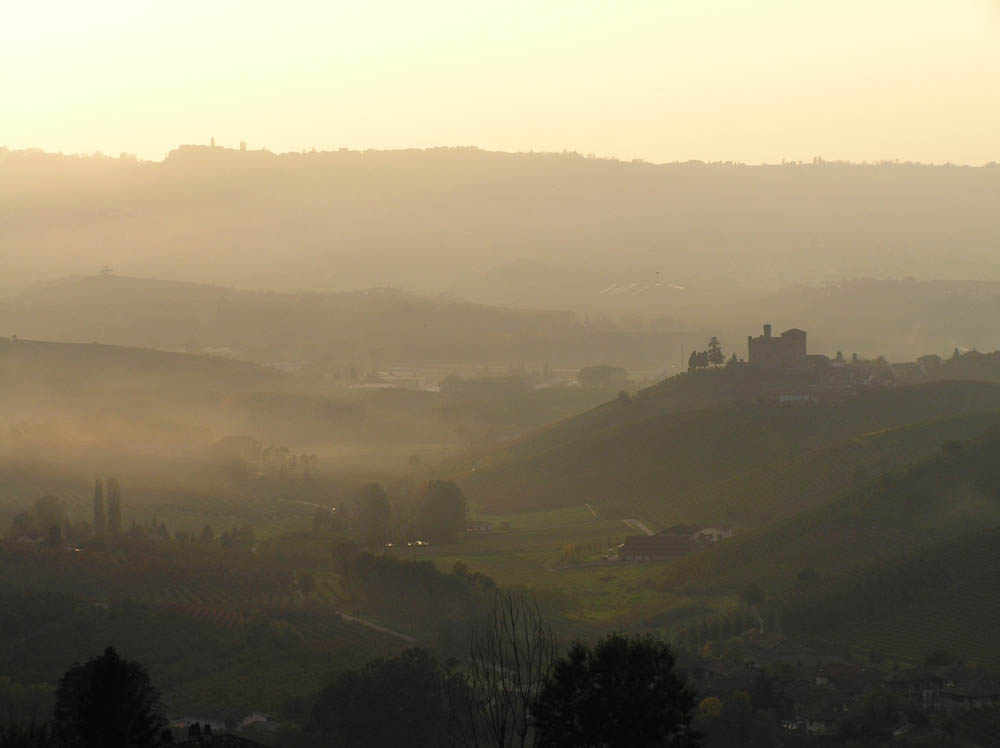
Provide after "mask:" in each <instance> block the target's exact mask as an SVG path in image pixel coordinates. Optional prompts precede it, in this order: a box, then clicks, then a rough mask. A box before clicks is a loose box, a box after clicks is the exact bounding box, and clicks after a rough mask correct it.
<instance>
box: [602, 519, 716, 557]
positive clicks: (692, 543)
mask: <svg viewBox="0 0 1000 748" xmlns="http://www.w3.org/2000/svg"><path fill="white" fill-rule="evenodd" d="M734 533H735V531H734V530H733V528H732V527H730V526H712V527H701V526H694V525H674V526H672V527H668V528H666V529H665V530H660V531H659V532H658V533H656V534H655V535H629V536H628V537H627V538H625V542H624V543H622V545H620V546H619V547H618V548H617V549H612V553H614V552H615V551H617V555H616V556H615V557H616V558H617V559H619V560H622V561H633V562H637V561H668V560H670V559H673V558H680V557H681V556H684V555H687V554H688V553H691V552H692V551H695V550H697V549H698V548H699V547H702V546H705V545H707V544H710V543H718V542H719V541H721V540H725V539H726V538H731V537H733V535H734ZM609 558H611V555H610V554H609Z"/></svg>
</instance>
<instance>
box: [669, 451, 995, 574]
mask: <svg viewBox="0 0 1000 748" xmlns="http://www.w3.org/2000/svg"><path fill="white" fill-rule="evenodd" d="M998 463H1000V438H998V437H996V436H991V437H987V438H984V439H981V440H978V441H976V442H971V443H969V444H967V445H966V446H965V447H964V448H962V449H961V450H960V453H959V454H956V455H951V456H949V455H943V454H939V455H937V456H935V457H933V458H928V459H926V460H924V461H921V462H919V463H916V464H915V465H914V466H913V467H911V468H909V469H908V470H906V471H901V472H897V473H894V474H892V475H886V476H883V477H882V478H880V479H878V480H877V481H873V482H870V483H869V484H867V485H866V486H864V487H862V488H860V489H856V490H854V491H851V492H849V493H847V494H846V495H844V496H842V497H840V498H838V499H836V500H834V501H831V502H828V503H826V504H824V505H822V506H820V507H816V508H814V509H811V510H809V511H806V512H803V513H801V514H799V515H796V516H795V517H792V518H790V519H787V520H783V521H781V522H778V523H776V524H774V525H769V526H768V527H766V528H764V529H761V530H759V531H757V532H752V533H750V534H748V535H745V536H743V537H737V538H734V539H732V540H729V541H724V542H722V543H720V544H719V545H718V546H716V547H713V548H710V549H708V550H705V551H702V552H700V553H697V554H695V555H692V556H689V557H686V558H683V559H680V560H678V561H676V562H674V563H673V564H671V565H670V566H669V567H668V568H667V569H666V570H665V575H664V580H665V583H666V584H667V585H668V586H673V585H681V584H684V583H685V582H687V581H691V580H699V581H701V582H703V583H709V584H716V585H722V586H728V587H730V588H733V589H739V588H740V587H741V586H742V585H745V584H747V583H748V582H757V583H759V584H764V585H767V586H769V587H771V588H772V589H779V590H780V589H784V588H786V587H787V586H788V585H790V584H791V583H792V582H793V581H794V580H795V577H796V575H797V574H798V573H799V571H800V570H801V569H802V568H804V567H811V568H814V569H816V570H817V571H819V572H820V573H822V574H837V573H841V572H845V571H849V570H851V569H858V568H862V567H864V566H867V565H870V564H874V563H878V562H880V561H884V560H888V559H892V558H897V557H900V556H903V555H905V554H906V553H908V552H910V551H912V550H914V549H916V548H919V547H923V546H928V545H931V544H933V543H935V542H941V541H944V540H947V539H948V538H950V537H955V536H957V535H960V534H962V533H967V532H972V531H974V530H976V529H978V528H981V527H984V526H986V527H991V526H993V525H995V524H998V523H1000V501H998V500H997V498H996V497H990V496H988V495H985V494H984V492H983V490H982V488H980V486H992V485H993V484H994V483H993V482H994V481H995V480H996V476H995V471H996V469H997V468H996V467H995V466H996V465H997V464H998Z"/></svg>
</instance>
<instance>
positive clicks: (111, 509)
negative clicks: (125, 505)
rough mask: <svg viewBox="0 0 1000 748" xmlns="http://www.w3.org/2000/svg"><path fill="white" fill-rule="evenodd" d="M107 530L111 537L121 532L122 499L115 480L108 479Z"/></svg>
mask: <svg viewBox="0 0 1000 748" xmlns="http://www.w3.org/2000/svg"><path fill="white" fill-rule="evenodd" d="M108 530H109V531H110V532H111V534H112V535H120V534H121V531H122V497H121V489H120V488H119V487H118V479H117V478H108Z"/></svg>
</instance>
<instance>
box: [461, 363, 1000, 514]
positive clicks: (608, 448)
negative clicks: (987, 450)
mask: <svg viewBox="0 0 1000 748" xmlns="http://www.w3.org/2000/svg"><path fill="white" fill-rule="evenodd" d="M997 409H1000V386H997V385H992V384H984V383H977V382H936V383H929V384H921V385H915V386H910V387H900V388H896V389H890V390H880V391H871V392H867V393H863V394H861V395H858V396H857V397H855V398H853V399H850V400H847V401H845V402H844V403H842V404H840V405H832V404H829V405H817V406H809V407H786V408H780V407H772V406H767V405H761V404H748V403H733V404H729V405H724V406H718V407H715V408H708V409H705V410H700V411H692V412H681V413H667V414H664V413H663V412H662V406H660V405H659V404H658V403H657V402H656V401H655V400H654V401H653V402H652V403H650V404H647V402H645V401H644V400H642V399H637V400H635V401H633V402H631V403H628V404H624V403H617V402H615V403H609V404H607V405H605V406H602V407H601V408H598V409H596V410H594V411H591V412H590V413H588V414H585V415H584V416H583V417H580V418H576V419H571V420H570V421H567V422H563V423H561V424H558V425H556V426H554V427H551V428H549V429H545V430H543V431H542V432H540V433H539V434H537V435H533V436H529V437H526V438H525V439H522V440H520V441H519V442H517V443H515V444H513V445H504V446H502V447H500V448H498V449H497V450H495V451H493V452H492V453H490V454H489V455H487V456H486V457H484V458H482V459H480V460H479V461H478V462H477V463H476V464H474V465H472V466H471V467H468V466H467V469H466V470H465V471H464V472H458V474H457V480H458V481H459V483H460V484H461V485H462V487H463V489H464V490H465V492H466V494H467V495H468V496H469V498H470V500H471V501H473V502H474V503H476V504H478V505H480V506H483V507H484V508H488V509H490V510H492V511H524V510H527V509H541V508H546V507H549V508H551V507H558V506H569V505H574V504H581V503H583V502H588V501H589V502H591V503H602V502H603V503H606V502H609V501H621V500H623V499H630V498H635V497H638V498H640V499H647V500H662V499H666V498H668V497H670V496H673V495H676V494H677V493H679V492H681V491H685V490H691V489H693V488H695V487H696V486H699V485H704V484H707V483H711V482H716V481H719V480H724V479H727V478H730V477H733V476H735V475H739V474H740V473H743V472H746V471H749V470H752V469H754V468H759V467H760V466H761V465H764V464H767V465H769V466H773V465H775V463H777V464H779V465H780V464H784V463H786V462H787V461H789V460H792V459H796V458H798V457H800V456H802V455H805V454H808V453H809V452H811V451H814V450H818V449H822V448H824V447H827V446H829V445H832V444H836V443H837V442H840V441H844V440H848V439H851V438H854V437H857V436H859V435H862V434H866V433H870V432H873V431H880V430H884V429H890V428H897V427H901V426H906V425H909V424H915V423H920V422H925V421H929V420H934V419H937V418H945V417H948V416H953V415H957V414H962V413H976V412H983V411H993V410H997Z"/></svg>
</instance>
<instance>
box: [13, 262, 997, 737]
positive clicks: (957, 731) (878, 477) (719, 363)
mask: <svg viewBox="0 0 1000 748" xmlns="http://www.w3.org/2000/svg"><path fill="white" fill-rule="evenodd" d="M889 287H890V286H889V285H886V288H889ZM979 288H980V295H979V296H977V297H976V302H975V303H976V304H979V305H982V304H988V303H989V304H995V303H996V301H997V300H1000V286H998V287H997V288H996V289H994V287H993V286H992V285H989V284H981V285H980V287H979ZM892 292H893V293H900V291H899V289H898V287H896V288H895V290H894V291H892ZM886 293H889V291H886ZM909 293H910V296H911V301H910V302H907V303H911V304H912V303H915V300H913V299H912V296H914V295H915V296H919V297H922V299H923V301H926V300H927V298H928V295H927V294H925V293H924V289H923V288H922V287H921V285H920V284H916V283H913V284H911V285H910V292H909ZM964 298H965V297H964V296H961V297H957V298H954V297H953V303H952V304H951V307H952V310H954V309H955V308H956V307H960V305H961V304H962V303H963V301H962V299H964ZM783 318H787V317H783ZM0 319H2V320H3V324H5V325H6V326H7V329H9V330H10V331H11V335H10V337H6V338H2V339H0V380H2V383H3V389H2V395H0V398H2V404H3V410H2V413H3V419H4V422H3V431H2V434H0V523H2V526H3V528H4V533H3V534H4V537H3V540H2V541H0V602H2V605H0V607H2V610H3V616H2V621H0V674H2V677H0V715H3V717H4V719H6V720H7V725H8V727H5V728H4V730H5V732H4V735H5V740H7V741H8V742H9V743H10V744H11V745H17V744H20V743H17V742H16V741H18V740H21V741H29V742H30V741H31V740H35V741H36V743H35V744H43V743H44V741H46V740H56V739H57V738H58V737H59V735H62V734H63V733H59V732H51V733H49V732H47V731H48V730H50V729H51V730H54V731H57V730H63V731H65V730H67V729H70V728H68V727H67V726H66V723H64V722H59V721H58V716H59V715H60V714H61V713H62V712H60V709H65V708H68V707H66V703H67V700H69V699H72V698H76V699H81V698H84V696H82V695H80V694H81V693H82V692H79V693H78V692H77V691H74V690H73V689H74V688H75V689H78V690H79V689H82V688H84V687H85V686H86V687H93V686H92V685H87V684H88V683H89V682H88V681H87V680H86V679H87V678H96V677H97V676H96V675H95V673H98V672H112V671H114V668H118V669H119V670H120V671H121V672H128V673H131V675H130V676H129V677H139V676H136V675H135V673H139V674H140V675H141V676H142V677H143V678H146V680H145V681H143V683H147V685H146V686H144V687H146V688H149V689H151V688H153V687H154V686H155V689H156V691H155V694H156V698H157V700H156V702H155V705H156V709H155V710H152V711H150V712H149V713H148V714H145V713H144V717H143V719H142V720H138V721H137V722H136V725H135V726H134V729H135V730H136V731H138V732H136V733H135V734H134V735H133V737H132V738H130V739H132V740H133V741H134V742H133V743H122V744H123V745H124V744H136V745H138V744H142V740H140V739H139V738H138V737H135V735H139V734H140V733H142V730H145V731H146V732H147V733H149V735H150V736H151V737H150V738H149V739H150V740H152V741H153V742H154V743H155V742H157V741H159V742H161V743H162V742H164V741H171V742H172V741H178V742H183V741H197V742H213V743H214V742H219V743H220V745H228V744H229V743H224V742H221V741H223V740H224V739H231V740H234V741H239V740H242V741H244V743H247V744H250V743H251V742H256V743H260V744H264V745H272V746H290V747H294V746H320V745H350V746H367V745H371V746H379V745H464V746H473V745H497V746H501V745H515V744H516V745H526V744H530V743H531V741H534V740H538V739H544V736H545V735H546V734H548V735H550V736H552V735H571V734H573V730H581V731H582V732H581V733H580V735H579V736H578V737H577V738H575V739H574V740H581V741H584V742H582V743H576V744H590V743H586V742H585V741H586V740H589V739H591V737H592V736H594V735H597V734H599V733H600V731H601V729H604V728H602V727H601V726H600V725H598V724H594V725H590V724H589V723H588V722H587V721H586V719H585V717H584V716H577V717H572V716H571V715H568V714H566V713H565V710H566V709H570V708H571V707H570V706H567V705H565V704H562V703H561V702H560V700H561V699H569V700H570V702H569V703H590V702H586V700H587V699H591V700H593V699H598V701H596V702H593V704H600V706H591V707H589V708H588V711H592V710H595V709H596V710H598V711H600V710H605V709H607V710H610V709H619V710H621V711H622V713H623V714H627V715H631V716H630V717H629V718H630V719H635V720H637V721H641V720H643V719H645V718H646V717H644V716H643V713H642V708H643V707H642V703H643V702H640V701H636V700H635V698H634V689H637V688H638V689H640V690H641V689H648V688H649V687H650V686H649V684H650V683H654V682H655V683H658V684H662V689H663V692H662V693H659V692H657V698H660V697H662V698H663V699H665V700H668V702H669V703H670V704H672V705H673V706H672V707H671V708H678V709H681V712H680V716H679V717H678V718H677V721H676V722H670V721H669V720H662V721H661V722H658V723H657V724H659V725H663V724H667V725H672V726H671V727H670V728H669V729H670V730H673V731H679V732H674V733H672V734H674V735H675V737H676V736H677V735H684V736H686V737H684V739H685V740H689V741H693V742H690V743H689V744H691V745H695V744H703V745H709V746H716V745H718V746H729V745H748V746H778V745H789V746H797V745H803V746H809V745H840V744H844V745H847V744H851V745H853V744H857V745H883V744H884V745H889V744H896V743H899V742H900V741H904V740H905V741H912V742H908V743H905V744H908V745H932V744H933V745H936V744H939V743H937V742H935V741H937V740H939V739H945V738H946V739H947V740H949V741H951V744H954V745H978V744H985V743H981V742H977V741H982V740H986V741H987V742H990V741H992V740H993V737H994V736H998V735H1000V732H998V729H1000V648H998V644H997V641H996V636H995V633H996V631H997V630H998V629H1000V607H998V604H1000V601H998V598H997V595H996V591H997V590H998V589H1000V563H998V561H1000V559H998V556H997V550H996V549H997V547H998V546H997V542H998V532H1000V467H998V466H1000V431H998V426H1000V352H995V353H987V352H979V351H978V350H975V349H973V348H971V347H967V346H961V347H958V345H955V346H953V347H952V349H951V350H941V349H940V348H939V349H938V350H937V351H936V352H935V350H933V349H931V348H927V349H924V350H922V352H921V353H920V354H919V355H915V356H913V357H911V358H908V359H892V358H889V357H887V356H884V355H881V354H880V353H877V350H876V351H870V352H869V351H865V350H864V349H862V352H861V353H860V354H859V353H855V352H854V350H851V349H846V350H824V351H822V352H818V351H816V350H815V346H814V344H813V342H812V337H813V335H812V331H809V332H804V331H802V330H800V329H798V328H791V329H789V330H786V331H784V332H780V331H778V330H777V329H772V326H771V325H770V324H767V325H765V327H764V328H763V333H761V328H760V326H759V324H758V322H757V321H756V320H754V321H747V322H746V325H745V327H744V328H743V334H746V335H747V341H746V342H739V341H741V340H742V338H741V337H727V336H726V335H719V336H713V335H710V336H708V337H704V336H703V338H702V339H699V340H700V345H697V346H686V341H688V340H694V339H695V336H697V335H699V334H701V333H702V328H701V327H693V326H692V327H688V326H686V325H683V324H679V323H678V324H675V325H674V326H673V327H672V329H670V330H669V332H665V331H664V330H662V329H661V330H660V331H657V330H656V328H647V329H646V331H645V332H644V331H642V330H640V329H639V327H638V326H636V325H635V324H634V323H632V324H633V326H632V328H631V329H629V328H628V326H627V325H628V323H626V322H623V321H621V320H620V321H619V322H617V323H614V324H611V323H608V324H606V325H605V326H604V327H603V328H601V326H600V325H590V324H584V323H583V322H581V320H580V318H579V317H578V316H577V315H575V314H573V313H570V312H548V311H537V312H535V311H526V310H515V309H507V308H503V307H490V306H485V305H477V304H473V303H469V302H460V301H458V300H456V299H454V298H437V297H428V296H420V295H411V294H404V293H402V292H395V291H388V290H380V291H373V292H359V293H356V294H345V295H339V296H326V297H324V296H315V295H306V296H300V297H296V296H294V295H287V296H282V295H280V294H265V293H258V292H252V293H251V292H238V291H234V290H232V289H222V288H216V287H212V286H208V285H196V284H184V283H173V282H165V281H154V280H149V279H141V278H130V277H127V276H119V275H117V274H115V273H114V272H112V271H108V270H105V271H103V272H102V273H100V274H98V275H95V276H89V277H79V278H72V279H68V280H65V281H62V282H59V283H54V284H48V285H46V287H45V288H43V289H37V288H36V289H30V290H27V291H25V292H22V293H20V294H16V295H14V296H11V297H9V298H8V299H7V300H5V301H4V302H3V304H2V305H0ZM703 324H704V325H705V327H706V328H707V329H710V328H708V325H709V324H710V323H703ZM727 324H728V323H727ZM872 324H873V326H874V327H878V324H879V323H878V322H877V321H873V323H872ZM928 324H929V321H928ZM15 326H16V327H15ZM722 326H723V325H722V323H720V328H721V327H722ZM15 329H16V330H19V331H22V332H18V333H17V334H14V330H15ZM883 329H887V328H883ZM320 333H322V334H320ZM840 334H843V333H833V332H829V331H827V332H825V333H823V332H819V333H818V334H817V335H816V336H815V337H819V338H820V339H821V340H826V339H831V338H834V337H835V336H836V335H840ZM869 334H871V333H870V331H869ZM948 334H949V335H951V336H952V338H951V339H950V340H949V342H954V341H957V340H958V339H959V338H960V336H961V335H969V334H970V333H969V332H968V331H963V330H951V331H949V332H948ZM971 334H977V333H971ZM927 335H928V337H926V338H915V342H913V343H912V344H913V345H920V344H922V343H924V342H926V343H927V344H928V345H929V346H930V345H933V344H934V343H935V342H937V343H939V344H940V341H941V340H942V337H941V334H940V333H927ZM807 336H808V337H807ZM87 338H93V339H92V340H87ZM98 339H99V340H98ZM807 340H808V344H807ZM887 345H889V344H888V343H887ZM678 347H679V348H680V349H681V350H682V351H686V352H687V356H686V361H685V360H684V357H681V360H678V354H677V349H678ZM624 351H629V352H628V353H624ZM102 652H103V653H104V654H103V655H102V654H101V653H102ZM74 663H76V666H75V669H72V668H71V666H72V665H74ZM79 663H86V665H80V664H79ZM135 663H140V664H139V665H136V664H135ZM612 663H617V664H614V665H612ZM629 663H631V664H629ZM130 667H131V668H133V670H128V668H130ZM609 667H610V668H612V670H611V671H609V670H608V668H609ZM135 668H139V669H138V670H135ZM657 668H660V670H657ZM612 671H614V672H616V673H617V675H616V676H615V678H612V679H611V680H609V681H607V682H605V681H604V680H602V679H607V678H610V677H611V676H609V675H608V673H609V672H612ZM114 672H117V671H114ZM105 677H111V676H110V675H108V676H105ZM122 677H124V676H122ZM149 683H151V684H153V685H152V686H149V685H148V684H149ZM658 688H659V686H658ZM565 689H577V691H574V693H575V695H573V696H567V695H566V693H565ZM588 689H598V690H597V691H592V690H588ZM600 689H612V690H622V693H620V694H619V697H618V698H620V699H621V700H622V703H620V704H619V703H617V702H616V701H615V699H613V698H611V697H609V696H608V695H607V693H605V692H603V691H600ZM629 689H632V690H629ZM150 693H153V692H152V691H150ZM600 693H604V695H603V696H600V697H599V698H598V696H597V695H595V694H600ZM515 696H516V698H514V697H515ZM609 698H610V699H611V700H610V702H609ZM651 698H652V697H651ZM580 700H584V702H580ZM72 703H75V702H72ZM501 704H504V705H505V706H504V708H503V709H501V708H500V705H501ZM677 705H680V706H677ZM394 708H398V709H400V710H401V711H400V714H401V716H400V717H398V718H386V717H385V713H386V712H385V710H387V709H388V710H390V711H391V710H392V709H394ZM661 708H662V707H661ZM53 709H55V714H56V715H57V721H56V722H55V723H54V724H55V725H56V727H52V728H48V727H45V720H46V716H47V715H48V714H50V713H53ZM545 710H547V711H545ZM541 714H545V715H548V716H547V717H545V718H544V719H543V718H542V717H541V716H540V715H541ZM130 719H132V716H128V717H127V718H126V717H124V716H122V717H117V718H115V720H117V721H116V722H115V724H119V722H120V723H122V724H131V722H127V720H130ZM137 719H138V718H137ZM560 720H562V721H560ZM567 720H568V721H567ZM580 720H583V722H580ZM572 725H576V727H572ZM581 725H583V726H582V727H581ZM70 727H72V725H71V726H70ZM73 729H77V728H73ZM81 729H82V728H81ZM656 729H666V728H662V727H657V728H656ZM33 731H34V732H33ZM546 731H548V733H546ZM101 734H103V733H101ZM142 734H145V733H142ZM498 735H499V737H498ZM581 736H582V737H581ZM102 739H106V740H107V741H110V742H113V740H114V739H117V738H112V737H107V738H102ZM609 739H610V738H609ZM91 740H93V739H91ZM595 740H596V738H595ZM37 741H42V742H41V743H39V742H37ZM503 741H507V742H503ZM510 741H514V742H510ZM851 741H853V742H851ZM921 741H922V742H921ZM110 742H109V744H110ZM89 744H95V743H93V742H91V743H89ZM232 744H233V745H236V744H237V743H235V742H234V743H232ZM239 744H240V745H242V744H243V743H239ZM595 744H596V743H595ZM608 744H611V743H608ZM663 744H664V745H667V744H669V745H675V744H677V745H680V744H681V743H663ZM685 744H688V743H685ZM901 744H903V743H901Z"/></svg>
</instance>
